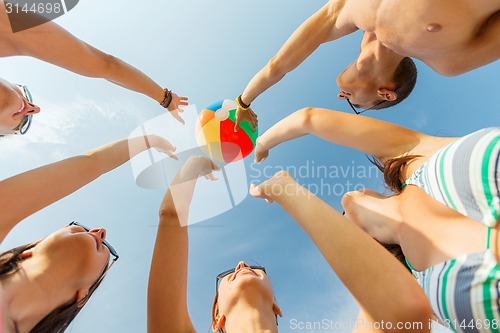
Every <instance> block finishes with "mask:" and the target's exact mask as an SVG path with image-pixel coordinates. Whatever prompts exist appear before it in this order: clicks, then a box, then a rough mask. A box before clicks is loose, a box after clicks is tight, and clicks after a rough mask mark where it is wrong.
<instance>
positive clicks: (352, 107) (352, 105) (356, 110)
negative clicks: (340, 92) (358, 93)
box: [346, 98, 386, 114]
mask: <svg viewBox="0 0 500 333" xmlns="http://www.w3.org/2000/svg"><path fill="white" fill-rule="evenodd" d="M346 101H347V103H349V106H350V107H351V109H352V111H354V113H355V114H362V113H365V112H366V111H369V110H372V109H373V108H375V107H377V106H379V105H380V104H382V103H384V102H386V101H385V100H383V101H380V102H378V103H377V104H375V105H373V106H371V107H369V108H368V109H364V110H361V111H358V109H357V108H356V107H355V106H354V104H352V103H351V101H350V100H349V98H346Z"/></svg>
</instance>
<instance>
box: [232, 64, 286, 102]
mask: <svg viewBox="0 0 500 333" xmlns="http://www.w3.org/2000/svg"><path fill="white" fill-rule="evenodd" d="M279 66H280V64H278V63H277V61H276V60H274V58H273V59H271V60H270V61H269V62H268V63H267V65H266V66H265V67H264V68H262V69H261V70H260V71H259V72H258V73H257V74H256V75H255V76H254V77H253V78H252V79H251V80H250V82H249V83H248V85H247V86H246V88H245V90H244V91H243V93H242V94H241V99H242V100H243V101H244V102H245V103H246V104H250V103H252V102H253V101H254V100H255V99H256V98H257V97H258V96H259V95H260V94H262V93H263V92H264V91H266V90H267V89H269V88H270V87H272V86H273V85H275V84H276V83H278V82H279V81H280V80H281V79H282V78H283V77H284V76H285V74H286V73H288V72H289V71H291V70H293V68H286V69H285V68H282V67H279Z"/></svg>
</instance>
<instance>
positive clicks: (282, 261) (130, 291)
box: [0, 0, 500, 333]
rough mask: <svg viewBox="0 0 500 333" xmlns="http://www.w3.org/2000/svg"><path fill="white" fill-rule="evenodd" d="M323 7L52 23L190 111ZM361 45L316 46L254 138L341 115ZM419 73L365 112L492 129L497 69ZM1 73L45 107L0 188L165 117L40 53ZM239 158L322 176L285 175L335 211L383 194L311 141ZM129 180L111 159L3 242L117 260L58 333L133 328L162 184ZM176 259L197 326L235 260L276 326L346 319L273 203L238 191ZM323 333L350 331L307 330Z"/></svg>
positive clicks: (5, 65) (211, 5) (89, 16)
mask: <svg viewBox="0 0 500 333" xmlns="http://www.w3.org/2000/svg"><path fill="white" fill-rule="evenodd" d="M324 3H325V1H308V2H290V1H285V0H276V1H265V0H254V1H229V0H215V1H211V2H206V1H199V0H198V1H193V0H183V1H180V0H176V1H170V0H169V1H167V0H164V1H160V0H150V1H147V2H142V3H138V2H136V1H130V0H121V1H118V0H108V1H105V2H94V1H80V3H79V4H78V5H77V6H76V7H75V8H74V9H73V10H72V11H70V12H69V13H68V14H66V15H64V16H62V17H60V18H59V19H57V22H58V23H59V24H60V25H62V26H63V27H65V28H66V29H68V30H69V31H70V32H72V33H73V34H74V35H76V36H78V37H79V38H81V39H83V40H85V41H86V42H88V43H90V44H92V45H94V46H96V47H98V48H100V49H101V50H103V51H105V52H108V53H111V54H113V55H115V56H117V57H119V58H121V59H123V60H125V61H127V62H129V63H131V64H133V65H134V66H136V67H137V68H139V69H141V70H142V71H144V72H145V73H147V74H148V75H150V76H151V77H152V78H153V79H154V80H155V81H157V82H158V83H160V84H161V85H164V86H168V87H169V88H171V89H173V90H174V91H175V92H177V93H179V94H182V95H186V96H188V97H189V98H190V102H191V103H193V104H196V105H197V107H198V110H200V109H201V108H202V107H203V106H206V105H208V104H210V103H212V102H213V101H216V100H219V99H224V98H234V97H236V96H237V95H238V94H239V93H241V91H242V90H243V89H244V87H245V86H246V84H247V82H248V81H249V79H250V78H251V77H252V76H253V75H254V74H255V73H256V72H257V71H258V70H259V69H260V68H262V66H264V65H265V63H266V62H267V61H268V60H269V59H270V57H271V56H273V55H274V54H275V52H276V51H277V50H278V49H279V47H280V46H281V45H282V44H283V43H284V42H285V41H286V39H287V38H288V36H289V35H290V34H291V33H292V32H293V31H294V30H295V29H296V28H297V27H298V26H299V25H300V23H302V22H303V21H304V20H305V19H306V18H307V17H309V16H310V15H311V14H312V13H314V12H315V11H316V10H317V9H319V8H320V7H321V6H322V5H323V4H324ZM360 40H361V34H360V33H356V34H353V35H351V36H348V37H345V38H343V39H342V40H340V41H337V42H334V43H330V44H327V45H323V46H321V47H320V48H319V49H318V50H317V51H316V53H315V54H313V55H312V56H311V57H310V58H309V59H307V60H306V61H305V62H304V63H303V64H302V65H301V66H300V67H299V68H297V69H296V70H295V71H294V72H292V73H290V74H288V75H287V76H286V77H285V78H284V79H283V80H282V81H281V82H280V83H278V84H277V85H276V86H274V87H272V88H270V89H269V90H268V91H267V92H265V93H264V94H263V95H261V96H260V97H259V98H258V99H257V100H256V101H255V102H254V103H253V104H252V106H253V108H254V110H255V111H256V112H257V113H258V115H259V124H260V131H261V132H263V131H265V130H266V129H268V128H269V127H270V126H272V125H273V124H274V123H276V122H277V121H278V120H280V119H281V118H283V117H285V116H286V115H288V114H290V113H292V112H293V111H295V110H298V109H300V108H302V107H306V106H318V107H327V108H331V109H337V110H341V111H346V112H349V108H348V106H347V104H346V103H345V102H343V101H338V100H337V99H336V93H337V87H336V85H335V78H336V76H337V74H338V73H339V72H340V71H341V70H342V69H343V68H344V66H346V65H347V64H348V63H350V62H351V61H352V60H354V58H355V57H356V55H357V53H358V50H359V43H360ZM417 66H418V70H419V79H418V83H417V86H416V88H415V91H414V93H413V94H412V96H410V97H409V98H408V100H407V101H405V102H403V103H402V104H400V105H398V106H397V107H394V108H392V109H389V110H386V111H374V112H371V113H369V115H370V116H373V117H376V118H379V119H384V120H388V121H391V122H394V123H397V124H400V125H403V126H407V127H410V128H413V129H416V130H419V131H423V132H425V133H428V134H435V135H453V136H461V135H464V134H467V133H470V132H472V131H475V130H477V129H480V128H483V127H489V126H498V125H499V120H500V117H499V111H500V110H499V109H500V107H499V105H500V103H499V102H500V94H499V90H498V74H499V73H500V63H499V62H498V61H497V62H496V63H493V64H490V65H488V66H485V67H483V68H481V69H478V70H475V71H473V72H470V73H467V74H464V75H461V76H459V77H455V78H445V77H442V76H439V75H438V74H436V73H434V72H433V71H431V70H430V69H429V68H427V67H426V66H425V65H424V64H422V63H421V62H418V61H417ZM0 71H1V73H2V74H1V75H2V77H3V78H5V79H7V80H9V81H12V82H19V83H24V84H27V85H28V86H29V87H30V90H31V91H32V93H33V96H34V99H35V101H36V102H38V103H39V104H40V105H41V106H42V108H43V111H42V113H40V114H39V115H37V116H36V117H35V119H34V124H33V127H32V129H31V130H30V132H29V135H27V136H25V137H14V138H8V139H4V140H2V142H0V154H1V156H2V158H3V162H2V166H1V167H0V178H2V179H4V178H6V177H9V176H12V175H14V174H17V173H20V172H22V171H25V170H29V169H32V168H35V167H38V166H40V165H44V164H47V163H50V162H53V161H56V160H59V159H62V158H65V157H69V156H73V155H76V154H81V153H83V152H85V151H87V150H89V149H92V148H94V147H97V146H99V145H102V144H105V143H107V142H109V141H112V140H116V139H120V138H125V137H128V136H129V135H130V133H131V132H132V131H133V130H134V129H135V128H136V127H137V126H139V125H140V124H142V123H145V122H147V121H150V120H151V119H153V118H154V117H157V116H160V115H162V112H164V110H163V109H162V108H161V107H159V106H158V105H157V104H155V102H153V101H151V100H150V99H148V98H147V97H145V96H142V95H140V94H137V93H133V92H130V91H127V90H125V89H122V88H120V87H117V86H115V85H113V84H110V83H108V82H106V81H104V80H98V79H89V78H84V77H81V76H78V75H75V74H73V73H70V72H67V71H65V70H63V69H60V68H57V67H55V66H52V65H49V64H46V63H43V62H41V61H38V60H33V59H29V58H25V57H16V58H4V59H0ZM167 138H168V139H169V140H170V141H172V142H173V143H174V144H177V145H181V141H182V140H184V139H183V138H182V137H178V136H175V135H173V136H172V137H169V136H168V134H167ZM252 160H253V157H250V158H247V159H246V160H245V166H246V170H247V176H248V180H249V181H261V180H264V179H265V178H266V176H270V175H272V174H274V172H275V171H278V170H280V169H289V170H292V173H293V172H294V170H296V171H297V174H299V170H300V167H303V168H306V167H307V168H308V170H313V169H314V170H320V169H321V167H323V168H325V167H326V168H329V170H336V171H337V172H338V174H337V176H335V177H330V178H324V177H321V176H318V175H312V174H307V175H301V177H298V178H299V181H300V182H301V183H303V184H306V185H308V186H318V188H322V189H323V190H322V191H319V192H317V193H318V194H319V196H320V197H321V198H322V199H323V200H325V201H326V202H328V203H329V204H331V205H332V206H334V207H335V208H337V209H340V198H341V192H343V191H342V190H352V189H354V187H355V186H358V185H359V186H365V187H369V188H372V189H376V190H383V187H382V179H381V177H380V176H379V175H377V174H376V173H374V172H372V174H371V175H370V174H369V172H367V175H366V176H363V175H357V177H356V175H355V177H352V171H355V172H356V173H357V171H359V170H365V171H367V170H368V171H369V170H370V169H369V168H370V164H369V163H368V161H367V159H366V157H365V156H364V155H363V154H361V153H358V152H355V151H351V150H349V149H346V148H343V147H339V146H335V145H332V144H329V143H327V142H324V141H322V140H320V139H317V138H313V137H304V138H301V139H298V140H296V141H294V142H289V143H286V144H284V145H282V146H279V147H277V148H275V149H273V150H272V151H271V153H270V157H269V158H268V159H267V160H266V161H265V162H264V163H262V164H260V165H254V164H252ZM133 171H134V170H133V169H132V167H131V164H125V165H124V166H122V167H120V168H118V169H116V170H115V171H113V172H111V173H109V174H107V175H104V176H103V177H101V178H100V179H98V180H97V181H95V182H94V183H92V184H89V185H87V186H86V187H84V188H82V189H81V190H79V191H78V192H76V193H74V194H72V195H70V196H69V197H67V198H65V199H63V200H61V201H59V202H58V203H56V204H53V205H52V206H50V207H48V208H46V209H44V210H43V211H41V212H39V213H37V214H35V215H33V216H31V217H29V218H27V219H26V220H25V221H23V222H22V223H21V224H20V225H19V226H18V227H16V228H15V229H14V230H13V231H12V232H11V233H10V234H9V236H8V237H7V239H6V240H5V241H4V242H3V243H2V245H1V248H2V249H8V248H11V247H13V246H15V245H18V244H22V243H25V242H28V241H31V240H33V239H37V238H40V237H43V236H45V235H46V234H48V233H50V232H52V231H53V230H55V229H57V228H59V227H61V226H63V225H65V224H66V223H68V222H70V221H72V220H77V221H79V222H81V223H83V224H85V225H89V226H103V227H105V228H107V230H108V240H109V241H110V242H111V243H112V244H113V245H114V246H115V248H116V249H117V250H118V252H119V253H120V260H119V261H118V263H117V264H116V265H115V266H114V267H113V269H112V270H111V271H110V273H109V274H108V276H107V277H106V279H105V281H104V283H103V285H102V286H101V287H100V289H99V291H98V292H97V293H96V294H95V295H94V296H93V299H92V300H91V301H90V303H89V304H88V305H87V306H86V307H85V308H84V310H83V311H82V313H81V314H80V315H79V317H78V318H77V320H76V321H75V324H74V325H73V326H72V328H71V329H70V330H69V331H70V332H74V333H77V332H89V331H91V330H92V331H93V332H96V333H99V332H143V331H145V327H146V288H147V285H146V283H147V278H148V271H149V264H150V260H151V254H152V249H153V245H154V239H155V235H156V226H157V223H158V218H157V211H158V207H159V203H160V201H161V199H162V196H163V193H164V190H161V189H156V190H152V189H144V188H141V187H138V186H137V185H136V183H135V179H134V172H133ZM343 172H344V173H346V175H344V174H342V173H343ZM201 181H203V180H201ZM321 186H323V187H321ZM311 188H312V189H315V188H314V187H311ZM189 260H190V261H189V282H188V284H189V290H188V297H189V300H188V302H189V311H190V314H191V317H192V319H193V322H194V323H195V326H196V327H197V329H198V331H199V332H204V331H206V330H208V328H209V326H210V305H211V301H212V297H213V293H214V290H213V289H214V278H215V276H216V275H217V273H219V272H220V271H223V270H225V269H227V268H230V267H233V266H235V265H236V263H237V262H238V261H239V260H246V261H248V262H258V263H261V264H263V265H265V266H266V267H267V269H268V272H269V275H270V277H271V279H272V281H273V284H274V289H275V294H276V299H277V301H278V304H279V305H280V306H281V308H282V310H283V313H284V318H282V319H281V320H280V326H279V329H280V332H311V331H310V330H299V329H293V327H292V325H291V322H292V321H293V320H296V321H300V322H308V321H310V322H312V321H321V320H323V319H326V320H329V321H330V320H331V321H332V322H334V323H337V324H338V325H339V326H342V325H348V324H349V321H353V320H354V318H355V316H356V313H357V306H356V303H355V301H354V300H353V299H352V297H350V296H349V294H348V292H347V291H346V290H345V289H344V288H343V286H342V284H341V283H340V281H339V280H338V279H337V277H336V276H335V274H334V273H333V272H332V271H331V269H330V268H329V266H328V265H327V263H326V262H325V260H324V259H323V258H322V256H321V255H320V253H319V252H318V250H317V249H316V248H315V246H314V245H313V243H312V242H311V241H310V239H309V238H308V237H307V236H306V234H305V233H304V232H303V231H302V230H301V229H300V228H299V227H298V226H297V225H296V224H295V222H294V221H292V220H291V219H290V218H289V217H288V215H286V214H285V213H284V212H283V211H282V210H281V209H280V208H279V207H278V206H277V205H268V204H266V203H265V202H263V201H260V200H257V199H253V198H251V197H247V198H246V199H245V200H244V201H243V202H242V203H241V204H240V205H238V206H237V207H236V208H234V209H231V210H230V211H227V212H226V213H224V214H221V215H219V216H216V217H214V218H212V219H210V220H207V221H204V222H201V223H197V224H195V225H193V226H192V227H191V229H190V257H189ZM346 260H351V259H350V258H346ZM352 260H354V259H352ZM322 331H325V332H327V331H328V332H330V331H331V332H350V330H349V329H335V330H315V332H322Z"/></svg>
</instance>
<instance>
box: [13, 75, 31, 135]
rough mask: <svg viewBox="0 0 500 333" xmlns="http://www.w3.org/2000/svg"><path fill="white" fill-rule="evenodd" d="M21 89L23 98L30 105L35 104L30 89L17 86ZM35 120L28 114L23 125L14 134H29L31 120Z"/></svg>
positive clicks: (22, 120)
mask: <svg viewBox="0 0 500 333" xmlns="http://www.w3.org/2000/svg"><path fill="white" fill-rule="evenodd" d="M17 86H18V87H19V89H21V93H22V94H23V97H24V98H25V99H26V100H27V101H28V102H30V103H33V97H32V96H31V93H30V91H29V90H28V87H26V86H25V85H19V84H18V85H17ZM32 118H33V115H32V114H27V115H25V116H24V117H23V119H21V123H20V124H19V125H18V126H17V127H16V129H15V131H14V134H21V135H22V134H26V132H28V130H29V128H30V126H31V120H32Z"/></svg>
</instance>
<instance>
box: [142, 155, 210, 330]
mask: <svg viewBox="0 0 500 333" xmlns="http://www.w3.org/2000/svg"><path fill="white" fill-rule="evenodd" d="M217 169H218V167H217V166H215V165H214V164H213V163H212V162H211V161H210V160H208V159H206V158H204V157H199V156H192V157H190V158H189V160H188V161H187V162H186V163H185V164H184V166H183V167H182V168H181V170H180V171H179V173H178V174H177V175H176V176H175V178H174V179H173V180H172V183H171V184H170V188H169V190H168V191H167V193H166V194H165V197H164V198H163V201H162V203H161V206H160V223H159V226H158V233H157V235H156V242H155V247H154V251H153V259H152V261H151V270H150V272H149V282H148V333H163V332H171V333H192V332H196V330H195V328H194V326H193V323H192V322H191V319H190V317H189V313H188V309H187V300H186V293H187V266H188V230H187V228H186V227H185V226H186V225H187V218H188V214H189V205H190V203H191V199H192V196H193V192H194V188H195V185H196V181H197V179H198V177H199V176H200V175H204V176H205V177H208V178H210V179H212V180H215V179H216V178H215V177H214V176H213V175H212V170H217Z"/></svg>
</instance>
